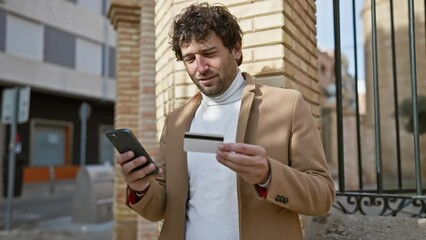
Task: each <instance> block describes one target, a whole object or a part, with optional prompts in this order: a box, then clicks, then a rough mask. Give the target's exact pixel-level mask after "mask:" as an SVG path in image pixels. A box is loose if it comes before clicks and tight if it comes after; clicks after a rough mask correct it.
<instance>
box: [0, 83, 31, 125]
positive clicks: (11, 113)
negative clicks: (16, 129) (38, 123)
mask: <svg viewBox="0 0 426 240" xmlns="http://www.w3.org/2000/svg"><path fill="white" fill-rule="evenodd" d="M30 92H31V88H30V87H19V88H8V89H5V90H3V98H2V102H3V103H2V114H1V122H2V123H3V124H12V122H13V121H14V120H15V121H16V122H18V123H26V122H27V121H28V118H29V113H30ZM16 94H18V98H19V99H17V96H16ZM16 111H17V113H18V115H17V119H15V113H16Z"/></svg>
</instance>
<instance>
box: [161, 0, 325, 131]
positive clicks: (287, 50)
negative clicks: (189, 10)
mask: <svg viewBox="0 0 426 240" xmlns="http://www.w3.org/2000/svg"><path fill="white" fill-rule="evenodd" d="M192 2H194V1H185V0H181V1H178V0H175V1H173V0H158V1H156V9H155V13H156V16H155V23H156V46H157V52H156V60H157V63H156V66H157V76H156V91H157V119H158V123H157V130H160V129H161V128H162V126H163V123H164V117H165V116H166V114H167V112H169V111H170V110H173V109H174V108H176V107H177V106H179V105H181V104H182V103H184V102H185V101H186V100H187V99H188V98H190V97H191V96H192V94H193V93H194V92H195V90H196V89H195V87H194V86H193V84H192V82H191V80H190V79H189V77H188V76H187V74H186V72H185V69H184V67H183V65H182V63H181V62H176V61H175V58H174V54H173V52H172V51H171V49H170V48H169V45H168V31H169V27H170V23H171V21H172V19H173V16H174V15H176V14H177V13H179V12H180V11H181V9H182V8H183V7H186V6H188V5H189V4H191V3H192ZM208 2H211V3H215V2H217V1H208ZM223 3H224V4H225V5H226V6H227V7H228V8H229V10H230V11H231V12H232V13H233V14H234V15H235V16H236V17H237V18H238V19H239V23H240V25H241V28H242V30H243V32H244V36H243V56H244V62H243V64H242V65H241V66H240V68H241V70H242V71H246V72H249V73H250V74H252V75H255V76H256V77H257V79H258V81H259V82H263V83H265V84H269V85H273V86H277V87H286V88H293V89H297V90H299V91H301V92H302V94H303V95H304V97H305V100H306V101H307V103H308V104H310V106H311V111H312V114H313V115H314V117H315V118H316V120H317V126H318V128H320V125H321V124H320V120H319V119H320V106H319V102H320V99H319V96H320V90H319V81H318V73H317V64H318V63H317V54H318V53H317V51H318V50H317V48H316V26H315V25H316V17H315V12H316V8H315V1H314V0H263V1H252V0H227V1H223Z"/></svg>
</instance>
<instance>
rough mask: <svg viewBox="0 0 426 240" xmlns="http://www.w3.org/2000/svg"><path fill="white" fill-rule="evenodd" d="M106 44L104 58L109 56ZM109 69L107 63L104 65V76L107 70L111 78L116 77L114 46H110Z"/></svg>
mask: <svg viewBox="0 0 426 240" xmlns="http://www.w3.org/2000/svg"><path fill="white" fill-rule="evenodd" d="M105 50H106V45H104V46H103V48H102V54H103V56H102V59H104V58H105V57H107V56H106V55H107V54H106V52H105ZM108 56H109V57H108V62H107V64H108V69H106V66H105V65H102V76H105V75H106V73H105V72H106V71H108V73H107V76H108V77H109V78H115V48H113V47H108Z"/></svg>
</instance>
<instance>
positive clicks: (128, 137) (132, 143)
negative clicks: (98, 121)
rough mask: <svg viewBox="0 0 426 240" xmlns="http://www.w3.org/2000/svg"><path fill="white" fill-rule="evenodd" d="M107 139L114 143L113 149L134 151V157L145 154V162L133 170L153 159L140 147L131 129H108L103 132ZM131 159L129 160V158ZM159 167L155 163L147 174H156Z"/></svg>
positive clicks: (120, 151) (123, 151)
mask: <svg viewBox="0 0 426 240" xmlns="http://www.w3.org/2000/svg"><path fill="white" fill-rule="evenodd" d="M105 135H106V137H107V138H108V140H109V141H110V142H111V143H112V145H114V147H115V149H117V151H118V152H119V153H125V152H127V151H133V152H134V153H135V158H136V157H140V156H145V157H146V159H147V162H146V163H145V164H143V165H141V166H139V167H137V168H135V169H134V170H138V169H141V168H143V167H145V166H147V165H148V164H150V163H153V164H154V165H155V163H154V161H153V160H152V159H151V157H150V156H149V154H148V152H147V151H146V150H145V149H144V148H143V147H142V145H141V144H140V142H139V141H138V139H137V138H136V137H135V135H133V133H132V131H131V130H130V129H127V128H123V129H115V130H110V131H107V132H106V133H105ZM130 161H131V160H130ZM158 172H159V169H158V167H157V165H155V170H154V171H152V172H151V173H149V174H148V175H155V174H158Z"/></svg>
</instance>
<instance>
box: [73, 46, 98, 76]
mask: <svg viewBox="0 0 426 240" xmlns="http://www.w3.org/2000/svg"><path fill="white" fill-rule="evenodd" d="M76 42H77V44H76V45H77V47H76V50H77V51H76V56H75V58H76V59H75V62H76V69H77V70H78V71H82V72H86V73H91V74H94V75H97V76H101V71H102V46H101V45H100V44H96V43H94V42H90V41H86V40H83V39H80V38H77V41H76Z"/></svg>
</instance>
